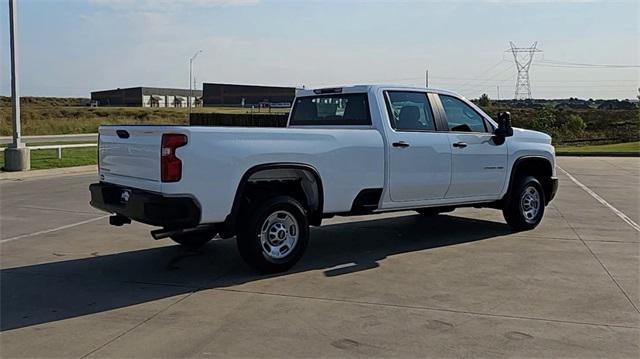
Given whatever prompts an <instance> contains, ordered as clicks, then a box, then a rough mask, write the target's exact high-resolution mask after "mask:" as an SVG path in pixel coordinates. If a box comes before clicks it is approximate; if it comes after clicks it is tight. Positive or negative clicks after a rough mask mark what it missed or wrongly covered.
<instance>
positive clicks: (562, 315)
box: [0, 158, 640, 358]
mask: <svg viewBox="0 0 640 359" xmlns="http://www.w3.org/2000/svg"><path fill="white" fill-rule="evenodd" d="M558 164H559V166H560V167H561V168H562V169H563V170H564V171H566V172H563V171H560V170H559V171H558V172H559V177H560V181H561V183H560V190H559V193H558V196H557V198H556V200H555V201H554V202H553V203H552V204H551V205H550V206H549V207H547V214H546V216H545V219H544V220H543V222H542V224H541V226H540V227H538V228H537V229H536V230H534V231H530V232H523V233H517V234H513V233H510V232H509V230H508V228H507V226H506V225H505V224H504V221H503V219H502V216H501V213H500V212H499V211H496V210H489V209H482V210H478V209H460V210H456V211H455V212H453V213H450V214H448V215H442V216H438V217H436V218H433V219H426V218H422V217H421V216H419V215H416V214H414V213H413V212H403V213H394V214H387V215H378V216H363V217H352V218H336V219H332V220H327V221H326V222H325V224H324V225H323V226H322V227H321V228H316V229H313V230H312V237H311V242H310V244H309V247H308V250H307V253H306V255H305V256H304V257H303V259H302V261H301V262H300V263H299V264H298V265H297V266H295V267H294V268H293V270H291V271H290V272H288V273H284V274H279V275H273V276H267V277H265V276H257V275H255V274H254V273H253V272H252V271H251V270H250V269H249V268H248V267H247V266H245V265H244V264H243V262H242V261H241V260H240V257H239V255H238V254H237V252H236V248H235V242H234V241H233V240H217V241H213V242H211V243H209V244H208V245H207V246H206V247H205V248H204V249H203V250H201V251H197V252H193V251H188V250H185V249H183V248H180V247H178V246H177V245H174V244H173V243H172V242H169V241H164V240H162V241H153V240H152V239H150V237H149V235H148V231H149V229H150V228H149V227H146V226H143V225H139V224H133V225H130V226H127V227H124V228H116V227H110V226H109V225H108V224H107V220H106V219H105V218H102V216H103V215H104V214H103V213H101V212H98V211H96V210H93V209H92V208H90V207H89V206H88V205H87V201H88V191H87V186H88V184H89V183H90V182H92V181H93V180H94V178H95V176H94V175H75V176H66V177H57V178H39V179H31V180H22V181H0V200H1V202H2V203H1V205H0V210H1V212H0V226H1V227H0V230H1V233H0V252H1V253H0V284H1V288H0V290H1V291H0V296H1V297H0V300H1V302H0V304H1V312H0V327H1V330H2V333H1V334H0V355H1V356H2V357H124V356H137V357H184V356H198V357H206V356H224V357H229V356H234V357H235V356H243V357H256V356H267V357H283V356H296V357H319V356H322V357H344V356H361V357H364V356H394V357H424V356H432V357H454V356H455V357H462V356H469V357H503V356H519V357H579V358H584V357H609V358H611V357H624V358H637V357H639V356H640V312H639V310H638V308H640V284H639V278H640V274H639V270H640V236H639V235H640V232H638V230H639V229H638V228H637V223H640V197H639V196H640V192H639V189H638V188H640V187H639V186H640V159H638V158H560V159H559V161H558ZM574 180H575V181H577V182H578V183H579V184H578V183H576V182H574ZM634 224H635V227H634Z"/></svg>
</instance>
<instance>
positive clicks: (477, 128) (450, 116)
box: [440, 95, 487, 132]
mask: <svg viewBox="0 0 640 359" xmlns="http://www.w3.org/2000/svg"><path fill="white" fill-rule="evenodd" d="M440 102H442V107H443V108H444V113H445V115H446V116H447V123H448V124H449V131H454V132H487V128H486V127H485V123H484V119H483V118H482V116H480V114H479V113H477V112H476V111H475V110H474V109H473V108H471V107H470V106H469V105H467V104H466V103H464V101H462V100H460V99H458V98H455V97H452V96H446V95H440Z"/></svg>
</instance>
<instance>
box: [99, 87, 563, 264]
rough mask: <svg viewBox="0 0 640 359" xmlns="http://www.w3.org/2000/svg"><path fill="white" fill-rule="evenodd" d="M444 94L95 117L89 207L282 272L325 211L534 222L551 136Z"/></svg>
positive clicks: (548, 190) (418, 91) (341, 97)
mask: <svg viewBox="0 0 640 359" xmlns="http://www.w3.org/2000/svg"><path fill="white" fill-rule="evenodd" d="M509 116H510V115H509V114H508V113H501V114H500V115H499V116H498V121H497V122H495V121H494V120H492V119H491V118H490V117H489V116H488V115H487V114H485V113H484V112H483V111H482V110H481V109H480V108H478V107H477V106H475V105H474V104H473V103H471V102H470V101H468V100H466V99H465V98H463V97H461V96H459V95H457V94H455V93H452V92H448V91H440V90H434V89H425V88H407V87H399V86H378V85H375V86H373V85H371V86H351V87H342V88H328V89H317V90H301V91H298V93H297V96H296V99H295V101H294V104H293V108H292V110H291V113H290V115H289V120H288V125H287V127H286V128H249V127H197V126H119V125H118V126H101V127H100V130H99V133H100V139H99V177H100V182H99V183H95V184H92V185H91V186H90V190H91V205H92V206H94V207H96V208H99V209H102V210H104V211H107V212H110V213H113V214H114V216H112V217H111V218H110V223H111V224H114V225H123V224H126V223H130V222H131V220H135V221H139V222H142V223H147V224H150V225H153V226H158V227H161V228H160V229H157V230H154V231H152V232H151V234H152V236H153V237H154V238H156V239H159V238H166V237H170V238H171V239H173V240H174V241H176V242H178V243H180V244H183V245H187V246H191V247H197V246H200V245H203V244H204V243H206V242H207V241H209V240H210V239H212V238H213V237H214V236H216V235H217V234H219V235H220V236H221V237H223V238H229V237H233V236H236V238H237V244H238V248H239V251H240V254H241V255H242V257H243V258H244V259H245V260H246V261H247V262H248V263H249V264H250V265H251V266H253V267H254V268H256V269H258V270H259V271H262V272H277V271H284V270H287V269H289V268H290V267H291V266H292V265H294V264H295V263H296V262H297V261H298V260H299V259H300V257H301V256H302V254H303V252H304V250H305V247H306V245H307V242H308V240H309V226H310V225H313V226H319V225H320V224H321V222H322V219H323V218H328V217H331V216H334V215H340V216H348V215H356V214H365V213H380V212H387V211H398V210H415V211H417V212H419V213H421V214H423V215H425V216H428V215H433V214H437V213H440V212H450V211H452V210H454V209H455V208H456V207H467V206H473V207H490V208H496V209H501V210H502V211H503V213H504V217H505V219H506V221H507V223H508V224H509V225H510V226H511V227H512V228H513V229H514V230H527V229H532V228H534V227H536V226H537V225H538V223H540V220H541V219H542V216H543V213H544V209H545V206H546V205H547V204H548V203H549V202H550V201H551V200H552V199H553V197H554V195H555V192H556V190H557V186H558V182H557V177H556V173H555V152H554V148H553V146H552V145H551V138H550V137H549V136H548V135H546V134H544V133H540V132H535V131H529V130H524V129H517V128H512V127H511V120H510V117H509Z"/></svg>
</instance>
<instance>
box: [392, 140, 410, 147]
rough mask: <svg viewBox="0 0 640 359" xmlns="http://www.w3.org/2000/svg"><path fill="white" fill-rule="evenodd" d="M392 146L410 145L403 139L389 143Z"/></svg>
mask: <svg viewBox="0 0 640 359" xmlns="http://www.w3.org/2000/svg"><path fill="white" fill-rule="evenodd" d="M391 145H392V146H393V147H403V148H404V147H409V146H410V145H409V144H408V143H406V142H404V141H398V142H394V143H392V144H391Z"/></svg>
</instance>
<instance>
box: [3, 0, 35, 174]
mask: <svg viewBox="0 0 640 359" xmlns="http://www.w3.org/2000/svg"><path fill="white" fill-rule="evenodd" d="M17 18H18V15H17V12H16V4H15V0H9V27H10V43H11V127H12V130H13V131H12V132H13V142H12V143H11V145H9V147H7V149H5V152H4V154H5V169H6V170H7V171H25V170H29V169H30V168H31V155H30V152H29V148H27V147H26V146H25V145H24V143H22V129H21V126H20V89H19V82H18V34H17V24H16V20H17Z"/></svg>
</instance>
